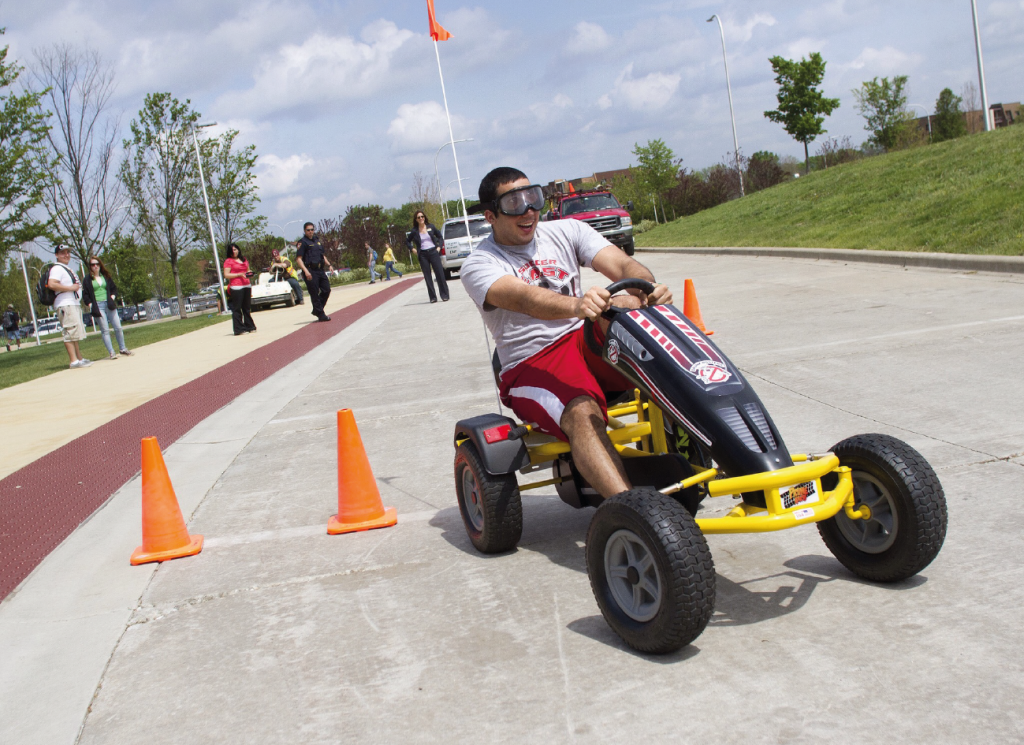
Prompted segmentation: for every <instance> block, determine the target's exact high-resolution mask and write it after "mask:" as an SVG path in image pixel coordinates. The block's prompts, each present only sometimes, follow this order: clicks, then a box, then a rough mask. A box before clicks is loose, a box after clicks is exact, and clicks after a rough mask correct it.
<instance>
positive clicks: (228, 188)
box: [188, 129, 267, 246]
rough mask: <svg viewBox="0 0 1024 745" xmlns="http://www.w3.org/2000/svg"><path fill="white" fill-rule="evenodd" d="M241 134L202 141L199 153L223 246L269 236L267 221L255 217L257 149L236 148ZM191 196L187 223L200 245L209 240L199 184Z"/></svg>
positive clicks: (212, 213) (207, 192)
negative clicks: (266, 234)
mask: <svg viewBox="0 0 1024 745" xmlns="http://www.w3.org/2000/svg"><path fill="white" fill-rule="evenodd" d="M237 137H238V131H237V130H234V129H229V130H228V131H227V132H225V133H224V134H222V135H221V136H220V137H218V138H214V139H209V140H202V141H201V142H200V143H199V152H200V154H201V155H202V159H203V176H205V178H206V194H207V198H208V199H209V200H210V215H211V217H212V219H213V231H214V234H215V235H216V236H217V237H218V238H219V239H220V241H221V242H222V245H223V246H227V245H228V244H229V243H232V242H242V241H247V240H253V239H256V238H259V237H260V236H262V235H263V234H264V233H265V232H266V220H267V218H265V217H263V216H262V215H255V214H254V213H255V211H256V206H257V205H258V204H259V202H260V198H259V195H258V193H257V191H258V188H257V186H256V173H255V170H254V169H255V168H256V159H257V155H256V146H255V145H247V146H246V147H244V148H241V149H236V148H235V138H237ZM194 188H195V194H194V195H190V198H189V204H190V206H191V209H190V211H189V213H188V221H189V224H190V225H191V228H192V231H193V233H194V235H195V238H196V240H197V241H200V242H205V241H208V240H209V234H210V231H209V227H208V224H207V221H206V208H205V206H204V205H203V195H202V192H201V191H200V187H199V184H198V182H197V183H196V184H195V186H194Z"/></svg>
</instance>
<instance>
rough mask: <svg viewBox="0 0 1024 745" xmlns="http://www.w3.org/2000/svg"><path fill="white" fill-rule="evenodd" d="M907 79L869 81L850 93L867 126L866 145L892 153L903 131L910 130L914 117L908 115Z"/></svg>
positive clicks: (865, 127)
mask: <svg viewBox="0 0 1024 745" xmlns="http://www.w3.org/2000/svg"><path fill="white" fill-rule="evenodd" d="M907 79H908V78H907V76H906V75H897V76H895V77H894V78H893V79H892V80H891V81H890V80H889V78H882V79H881V81H879V79H878V78H872V79H871V80H867V81H865V82H863V83H861V86H860V88H855V89H854V90H853V96H854V98H856V99H857V110H858V111H859V112H860V114H861V116H863V117H864V119H865V121H866V122H867V123H866V124H865V125H864V129H866V130H867V131H868V132H870V133H871V137H869V138H868V142H870V143H872V144H874V145H878V146H879V147H883V148H885V149H886V150H895V149H897V146H898V145H899V143H900V141H901V139H904V138H905V130H906V129H907V127H908V126H911V122H912V120H913V116H912V115H911V114H910V112H908V111H907V93H906V90H907Z"/></svg>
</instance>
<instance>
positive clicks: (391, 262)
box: [384, 243, 402, 282]
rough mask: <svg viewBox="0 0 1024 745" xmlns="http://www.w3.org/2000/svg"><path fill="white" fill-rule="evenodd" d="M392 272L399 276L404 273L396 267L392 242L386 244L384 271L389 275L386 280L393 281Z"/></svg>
mask: <svg viewBox="0 0 1024 745" xmlns="http://www.w3.org/2000/svg"><path fill="white" fill-rule="evenodd" d="M391 272H394V273H395V274H397V275H398V276H399V277H401V276H402V273H401V272H400V271H398V270H397V269H395V252H394V251H392V250H391V244H390V243H385V244H384V273H385V274H386V275H387V279H386V280H385V281H386V282H390V281H391Z"/></svg>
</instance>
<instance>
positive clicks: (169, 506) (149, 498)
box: [132, 437, 203, 566]
mask: <svg viewBox="0 0 1024 745" xmlns="http://www.w3.org/2000/svg"><path fill="white" fill-rule="evenodd" d="M202 550H203V537H202V536H201V535H194V536H189V534H188V530H187V529H186V528H185V519H184V518H183V517H182V516H181V508H180V507H178V498H177V497H176V496H174V487H173V486H171V477H170V476H168V475H167V466H166V465H164V457H163V455H161V454H160V445H159V444H158V443H157V441H156V438H155V437H144V438H142V545H141V546H139V547H138V548H137V549H135V553H133V554H132V566H137V565H139V564H146V563H148V562H151V561H167V560H168V559H177V558H179V557H181V556H192V555H194V554H198V553H199V552H200V551H202Z"/></svg>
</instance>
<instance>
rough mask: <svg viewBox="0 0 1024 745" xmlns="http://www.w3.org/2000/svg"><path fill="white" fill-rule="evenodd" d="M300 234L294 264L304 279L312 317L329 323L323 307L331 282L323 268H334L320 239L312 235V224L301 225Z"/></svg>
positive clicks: (329, 292)
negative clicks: (300, 238) (311, 304)
mask: <svg viewBox="0 0 1024 745" xmlns="http://www.w3.org/2000/svg"><path fill="white" fill-rule="evenodd" d="M302 232H303V233H304V235H303V237H302V240H301V241H299V245H298V250H297V251H296V252H295V263H296V264H298V265H299V269H301V270H302V276H303V277H305V279H306V289H307V290H309V299H310V302H312V303H313V315H314V316H316V317H317V319H318V320H320V321H329V320H331V317H330V316H329V315H327V314H326V313H324V306H325V305H327V298H329V297H330V296H331V281H330V280H329V279H328V278H327V272H326V271H324V268H325V267H326V268H327V269H331V270H333V269H334V267H332V266H331V262H330V261H328V260H327V255H326V254H325V253H324V247H323V245H322V244H321V243H320V239H319V238H317V237H316V235H314V232H315V231H314V229H313V223H311V222H307V223H306V224H305V225H303V226H302Z"/></svg>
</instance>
